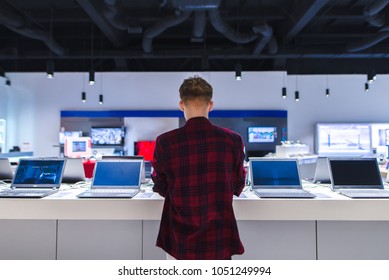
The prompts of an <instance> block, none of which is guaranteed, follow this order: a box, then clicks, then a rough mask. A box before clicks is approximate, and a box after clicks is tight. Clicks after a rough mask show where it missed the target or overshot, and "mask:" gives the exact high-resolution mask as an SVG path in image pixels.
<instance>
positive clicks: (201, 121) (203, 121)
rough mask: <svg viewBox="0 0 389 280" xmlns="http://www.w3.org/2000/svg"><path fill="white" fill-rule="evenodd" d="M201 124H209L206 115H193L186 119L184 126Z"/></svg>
mask: <svg viewBox="0 0 389 280" xmlns="http://www.w3.org/2000/svg"><path fill="white" fill-rule="evenodd" d="M192 125H193V126H199V125H200V126H203V125H211V122H210V121H209V120H208V119H207V118H206V117H194V118H190V119H189V120H187V121H186V123H185V126H192Z"/></svg>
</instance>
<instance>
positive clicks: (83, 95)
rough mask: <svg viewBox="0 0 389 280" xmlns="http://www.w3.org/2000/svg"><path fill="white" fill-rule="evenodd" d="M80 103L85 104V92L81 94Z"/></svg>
mask: <svg viewBox="0 0 389 280" xmlns="http://www.w3.org/2000/svg"><path fill="white" fill-rule="evenodd" d="M81 101H82V102H86V92H85V91H83V92H81Z"/></svg>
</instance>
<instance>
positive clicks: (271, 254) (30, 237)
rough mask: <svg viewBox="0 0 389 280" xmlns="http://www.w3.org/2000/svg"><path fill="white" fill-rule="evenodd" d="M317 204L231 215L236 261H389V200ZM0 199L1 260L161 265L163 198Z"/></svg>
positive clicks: (285, 203) (249, 206)
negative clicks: (238, 247) (238, 244)
mask: <svg viewBox="0 0 389 280" xmlns="http://www.w3.org/2000/svg"><path fill="white" fill-rule="evenodd" d="M308 189H309V190H310V191H312V192H314V193H315V194H317V196H318V197H317V198H316V199H259V198H257V197H256V196H255V195H254V194H253V193H252V192H250V191H246V192H244V193H243V195H242V196H241V198H236V199H234V211H235V215H236V218H237V220H238V226H239V231H240V235H241V238H242V242H243V244H244V246H245V249H246V252H245V253H244V254H243V255H241V256H234V257H233V258H234V259H389V240H388V239H387V236H389V199H358V200H353V199H349V198H346V197H344V196H341V195H339V194H336V193H333V192H331V191H330V190H329V188H323V187H316V188H312V187H311V186H308ZM81 191H83V189H65V190H62V191H60V192H58V193H57V194H54V195H52V196H50V197H47V198H43V199H0V229H1V230H0V237H1V238H0V259H165V253H164V252H163V251H162V250H161V249H159V248H157V247H156V246H155V240H156V236H157V232H158V227H159V220H160V217H161V212H162V206H163V198H161V197H160V196H159V195H157V194H153V193H150V191H149V190H148V191H146V192H145V193H140V194H139V195H138V196H137V197H135V198H133V199H77V198H76V197H75V195H76V194H77V193H79V192H81Z"/></svg>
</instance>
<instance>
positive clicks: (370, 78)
mask: <svg viewBox="0 0 389 280" xmlns="http://www.w3.org/2000/svg"><path fill="white" fill-rule="evenodd" d="M376 79H377V76H376V74H374V73H373V72H370V73H368V74H367V82H368V83H369V84H371V83H372V82H374V81H375V80H376Z"/></svg>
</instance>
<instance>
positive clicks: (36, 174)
mask: <svg viewBox="0 0 389 280" xmlns="http://www.w3.org/2000/svg"><path fill="white" fill-rule="evenodd" d="M63 164H64V162H63V161H29V160H28V161H20V163H19V166H18V170H17V172H16V174H15V179H14V184H59V183H60V179H61V175H62V168H63Z"/></svg>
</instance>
